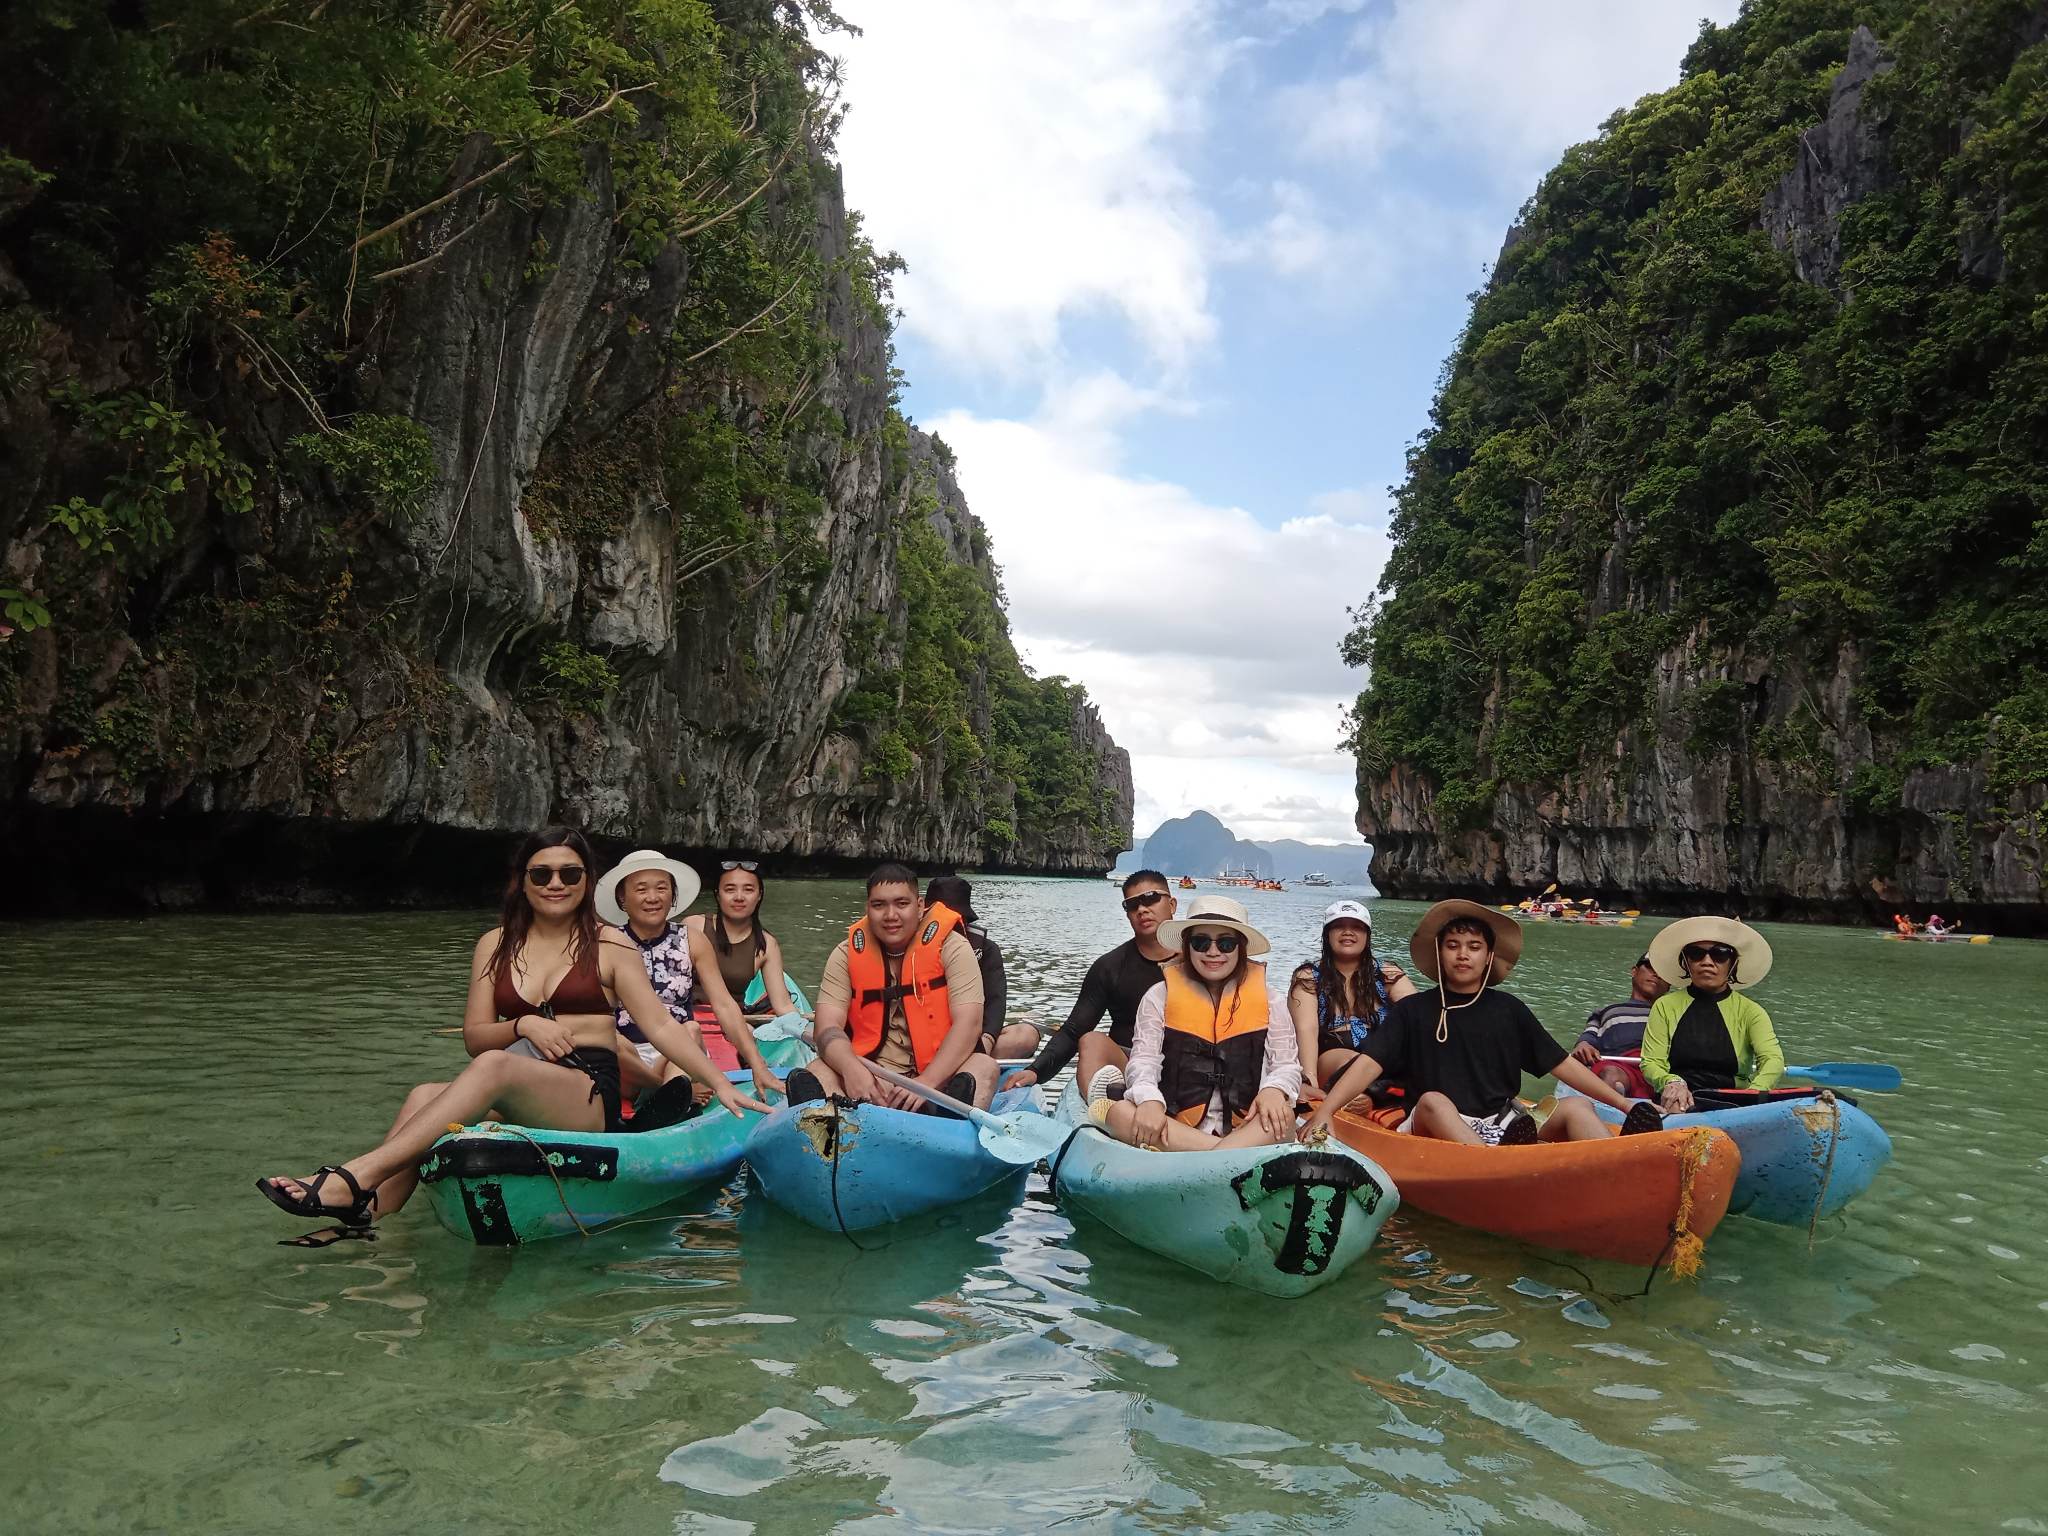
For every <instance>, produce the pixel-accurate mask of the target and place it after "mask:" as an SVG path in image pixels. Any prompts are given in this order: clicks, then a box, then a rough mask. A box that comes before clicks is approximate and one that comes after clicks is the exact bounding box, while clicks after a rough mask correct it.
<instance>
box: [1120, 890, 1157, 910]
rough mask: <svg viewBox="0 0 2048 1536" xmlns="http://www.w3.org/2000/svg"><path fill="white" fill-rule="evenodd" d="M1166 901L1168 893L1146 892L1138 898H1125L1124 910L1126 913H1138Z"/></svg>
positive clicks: (1137, 896)
mask: <svg viewBox="0 0 2048 1536" xmlns="http://www.w3.org/2000/svg"><path fill="white" fill-rule="evenodd" d="M1164 900H1166V892H1164V891H1144V892H1141V893H1140V894H1139V895H1136V896H1126V897H1125V898H1124V910H1125V911H1126V912H1137V911H1141V910H1142V909H1144V908H1146V907H1149V906H1151V905H1152V904H1153V903H1154V902H1158V901H1164Z"/></svg>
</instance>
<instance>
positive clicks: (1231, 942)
mask: <svg viewBox="0 0 2048 1536" xmlns="http://www.w3.org/2000/svg"><path fill="white" fill-rule="evenodd" d="M1184 942H1185V943H1186V944H1187V947H1188V948H1189V949H1192V950H1193V951H1194V952H1195V953H1196V954H1198V955H1206V954H1207V953H1209V951H1210V949H1212V948H1213V949H1214V950H1215V951H1216V953H1217V954H1219V955H1234V954H1236V953H1237V946H1238V945H1240V944H1242V943H1243V942H1244V940H1242V939H1240V938H1239V937H1238V936H1237V935H1236V934H1234V933H1191V934H1189V935H1188V936H1187V938H1186V940H1185V941H1184Z"/></svg>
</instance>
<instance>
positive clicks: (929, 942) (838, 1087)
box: [789, 864, 999, 1110]
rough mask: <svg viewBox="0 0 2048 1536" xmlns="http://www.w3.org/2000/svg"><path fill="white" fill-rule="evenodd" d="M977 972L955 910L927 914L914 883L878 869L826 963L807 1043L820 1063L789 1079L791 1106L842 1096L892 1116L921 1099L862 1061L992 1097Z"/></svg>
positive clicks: (967, 1094) (899, 872) (978, 1098)
mask: <svg viewBox="0 0 2048 1536" xmlns="http://www.w3.org/2000/svg"><path fill="white" fill-rule="evenodd" d="M982 1001H983V999H982V987H981V965H980V962H979V961H977V960H976V959H975V956H974V948H973V946H972V945H971V944H969V943H968V941H967V938H966V936H965V935H964V934H963V933H962V932H961V921H960V916H959V914H958V913H956V912H954V911H952V910H951V909H950V908H948V907H945V906H943V905H936V904H935V905H934V906H932V907H931V908H930V909H929V910H926V909H925V908H924V907H923V906H922V904H921V903H920V902H919V901H918V896H917V876H916V875H915V874H913V873H912V872H911V871H910V870H908V869H906V868H905V867H904V866H903V865H901V864H884V865H882V866H881V867H880V868H879V869H877V870H876V871H875V872H874V873H873V874H872V875H870V876H868V902H867V911H866V914H865V915H864V916H863V917H862V918H861V920H860V921H859V922H857V923H855V924H854V925H853V927H852V928H851V929H850V930H849V931H848V933H847V936H846V939H845V940H844V942H842V943H841V944H840V945H839V946H838V947H837V948H835V949H834V950H833V951H832V956H831V958H830V959H829V960H827V961H826V962H825V976H824V979H823V980H822V981H821V982H819V984H818V997H817V1023H816V1027H815V1029H814V1031H813V1036H814V1038H815V1040H816V1042H817V1047H818V1059H817V1060H816V1061H813V1062H812V1063H811V1064H810V1065H809V1066H808V1067H803V1068H799V1069H798V1070H797V1071H795V1072H792V1073H791V1074H790V1075H789V1101H790V1103H792V1104H800V1103H803V1102H804V1101H805V1100H806V1099H812V1098H823V1097H830V1096H835V1095H837V1096H843V1097H846V1098H849V1099H855V1100H858V1101H861V1102H863V1103H870V1104H881V1105H885V1106H887V1107H889V1108H892V1109H907V1110H918V1109H923V1108H925V1107H926V1105H925V1101H924V1100H922V1099H920V1098H918V1097H917V1096H916V1095H915V1094H913V1093H911V1092H910V1091H909V1090H908V1089H904V1088H898V1087H896V1086H895V1085H894V1084H893V1083H888V1082H885V1081H883V1080H882V1079H881V1078H880V1077H877V1076H876V1075H875V1074H874V1073H873V1072H870V1071H869V1070H868V1063H869V1062H873V1063H875V1064H876V1065H877V1066H881V1067H885V1068H887V1069H888V1070H889V1071H892V1072H896V1073H899V1074H901V1075H903V1076H905V1077H912V1076H914V1077H915V1078H916V1079H917V1080H918V1081H919V1082H921V1083H924V1084H925V1085H926V1086H928V1087H932V1088H937V1089H939V1090H940V1091H941V1092H944V1093H950V1094H952V1095H953V1097H955V1098H957V1099H971V1100H972V1101H973V1102H974V1103H975V1104H977V1105H979V1106H980V1107H982V1108H987V1107H988V1103H989V1100H990V1099H992V1098H993V1097H994V1096H995V1086H996V1076H997V1073H998V1071H999V1069H998V1067H997V1066H996V1063H995V1060H994V1058H993V1057H990V1056H987V1055H984V1054H982V1052H981V1051H980V1050H979V1049H978V1047H979V1045H980V1038H981V1013H982Z"/></svg>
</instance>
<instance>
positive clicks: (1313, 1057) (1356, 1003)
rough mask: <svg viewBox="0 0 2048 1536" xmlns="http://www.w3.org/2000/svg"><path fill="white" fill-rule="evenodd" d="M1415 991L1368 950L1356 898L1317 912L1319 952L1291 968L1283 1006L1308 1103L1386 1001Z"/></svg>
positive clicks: (1366, 925) (1367, 922)
mask: <svg viewBox="0 0 2048 1536" xmlns="http://www.w3.org/2000/svg"><path fill="white" fill-rule="evenodd" d="M1414 990H1415V983H1414V982H1412V981H1410V980H1409V979H1408V973H1407V972H1406V971H1404V970H1402V969H1401V967H1399V966H1398V965H1395V964H1394V963H1393V962H1392V961H1391V960H1379V959H1376V958H1375V957H1374V955H1373V952H1372V914H1371V913H1370V912H1368V911H1367V910H1366V907H1365V903H1363V902H1359V901H1336V902H1332V903H1331V904H1330V905H1329V907H1328V908H1327V909H1326V910H1325V911H1324V913H1323V952H1322V954H1321V956H1319V957H1318V958H1317V959H1314V960H1307V961H1304V962H1302V964H1300V965H1299V966H1296V967H1295V971H1294V979H1293V980H1292V981H1291V982H1289V983H1288V987H1287V1011H1288V1013H1289V1014H1290V1015H1291V1016H1292V1018H1293V1019H1294V1030H1295V1034H1296V1036H1297V1037H1298V1038H1299V1039H1300V1042H1301V1065H1302V1073H1301V1096H1302V1098H1303V1099H1304V1100H1306V1101H1307V1102H1309V1103H1311V1104H1313V1103H1315V1102H1316V1101H1317V1100H1318V1099H1320V1098H1322V1096H1323V1087H1324V1085H1325V1084H1327V1083H1332V1082H1335V1081H1336V1079H1337V1074H1338V1073H1340V1072H1342V1071H1343V1070H1344V1069H1345V1068H1346V1067H1348V1066H1350V1065H1351V1061H1352V1058H1353V1057H1355V1056H1356V1055H1357V1054H1358V1048H1359V1047H1360V1046H1361V1045H1363V1044H1364V1043H1365V1037H1366V1036H1367V1035H1369V1034H1371V1033H1372V1031H1373V1029H1374V1027H1375V1026H1377V1025H1378V1023H1379V1022H1380V1020H1381V1019H1383V1018H1385V1017H1386V1016H1387V1008H1388V1005H1389V1004H1392V1003H1395V1002H1398V1001H1400V1000H1401V999H1402V998H1404V997H1406V996H1408V995H1409V994H1410V993H1411V992H1413V991H1414Z"/></svg>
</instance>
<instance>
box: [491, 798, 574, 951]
mask: <svg viewBox="0 0 2048 1536" xmlns="http://www.w3.org/2000/svg"><path fill="white" fill-rule="evenodd" d="M550 848H566V849H568V850H569V851H570V852H571V853H573V854H575V855H576V857H577V858H579V859H581V860H582V861H583V882H582V884H581V885H580V886H579V887H578V889H579V890H581V891H582V893H583V896H582V900H581V901H579V902H578V903H577V905H576V920H575V925H574V927H573V929H572V930H571V932H570V935H569V958H570V959H571V961H575V960H580V959H582V958H583V953H584V950H585V949H586V947H590V946H594V945H595V944H596V943H597V904H596V902H594V901H593V900H592V899H591V897H592V893H593V892H594V891H595V889H596V884H597V856H596V855H595V854H594V853H592V852H591V850H590V841H589V839H587V838H586V837H584V835H583V834H582V833H581V832H579V831H577V830H576V829H575V828H574V827H564V826H553V827H542V828H541V829H540V830H539V831H538V832H533V833H529V834H528V835H527V837H526V839H525V840H524V841H523V842H521V843H520V845H519V851H518V852H517V853H515V854H514V855H513V856H512V870H511V873H510V876H509V877H508V878H507V879H506V881H505V900H504V902H503V904H502V905H500V907H499V908H498V947H497V948H496V949H495V950H493V951H492V952H491V959H490V963H489V964H488V965H486V966H485V967H484V974H485V975H486V976H488V977H490V978H491V980H492V981H493V982H495V981H496V980H497V979H498V978H499V977H500V976H502V975H504V974H505V973H506V971H507V970H509V969H510V968H511V967H512V966H513V965H514V964H515V963H517V961H518V959H519V952H520V951H521V950H523V949H524V948H526V936H527V934H528V933H530V932H531V931H532V929H533V903H532V902H530V901H528V900H527V899H526V866H527V865H528V864H530V863H532V862H533V856H534V855H535V854H537V853H545V852H546V851H547V850H548V849H550Z"/></svg>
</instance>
